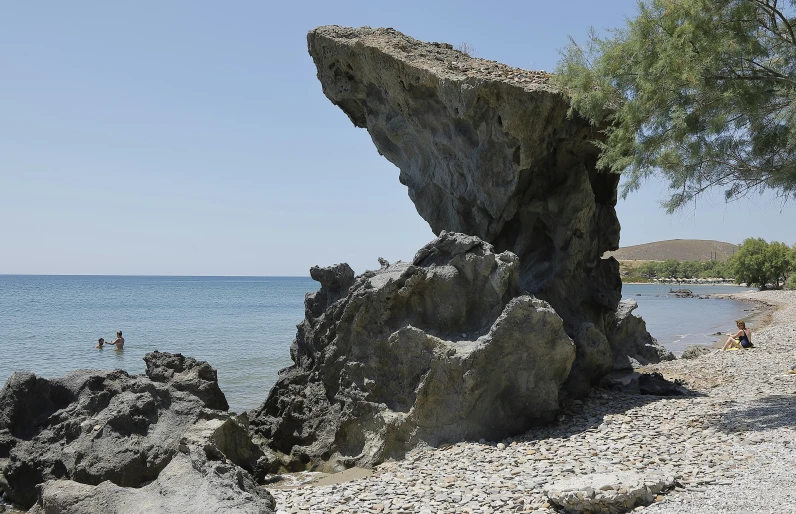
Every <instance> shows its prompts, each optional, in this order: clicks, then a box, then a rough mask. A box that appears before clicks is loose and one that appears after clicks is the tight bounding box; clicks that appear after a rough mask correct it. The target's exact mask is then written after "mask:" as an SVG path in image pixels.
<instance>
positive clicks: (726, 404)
mask: <svg viewBox="0 0 796 514" xmlns="http://www.w3.org/2000/svg"><path fill="white" fill-rule="evenodd" d="M734 299H738V300H748V301H750V302H754V303H758V304H760V305H761V306H765V308H764V309H761V311H760V312H759V313H758V315H759V318H757V319H759V320H760V321H759V322H756V324H757V323H760V325H759V326H757V327H755V337H754V339H753V341H755V345H756V348H754V349H752V350H745V351H736V352H714V353H710V354H707V355H704V356H701V357H698V358H696V359H691V360H683V359H678V360H675V361H668V362H663V363H659V364H655V365H651V366H646V367H645V368H646V369H648V370H652V371H657V372H659V373H661V374H663V375H664V376H665V377H666V378H667V379H669V380H672V379H675V378H682V379H683V380H684V381H685V386H686V387H687V388H688V389H689V390H691V391H692V393H693V394H692V395H690V396H682V397H655V396H643V395H632V394H627V393H621V392H620V393H617V392H613V391H610V392H609V391H605V390H601V389H595V390H594V391H593V392H592V393H591V394H590V395H589V396H588V397H587V398H585V399H583V400H575V401H572V402H568V403H567V404H565V405H563V409H562V411H561V414H560V416H559V418H558V421H557V422H556V423H555V424H554V425H551V426H548V427H542V428H538V429H532V430H530V431H528V432H526V433H524V434H521V435H518V436H516V437H512V438H507V439H504V440H502V441H493V442H487V441H481V442H461V443H456V444H454V445H449V446H448V445H446V446H442V447H439V448H431V447H421V448H417V449H415V450H413V451H412V452H410V453H409V454H408V455H407V456H406V458H405V459H404V460H401V461H390V462H386V463H384V464H381V465H379V466H377V467H376V468H375V469H374V474H373V475H372V476H370V477H363V478H359V479H354V480H351V481H348V482H342V483H337V484H334V485H312V484H305V485H300V486H298V487H295V488H291V489H271V491H272V493H273V495H274V497H275V498H276V499H277V511H278V513H279V514H301V513H309V512H311V511H313V512H315V511H317V512H340V513H342V512H429V513H431V512H471V513H476V512H479V513H485V512H489V513H498V512H532V513H535V514H553V513H554V512H556V511H555V510H554V509H553V508H552V506H551V504H550V502H549V500H548V498H547V496H546V494H545V487H546V486H547V485H548V484H550V483H553V482H557V481H559V480H564V479H571V478H578V477H584V476H587V475H592V474H594V473H616V472H625V471H630V472H636V473H641V474H648V473H654V472H661V473H665V474H667V475H670V476H672V477H674V479H675V487H674V488H673V489H672V490H670V491H668V492H667V493H665V494H661V495H658V496H656V497H655V501H654V502H653V503H652V504H651V505H649V506H647V507H644V508H643V509H640V510H643V512H649V513H651V514H652V513H655V514H675V513H677V514H679V513H700V514H702V513H706V514H710V513H716V514H718V513H720V512H722V513H723V512H777V513H779V512H789V511H791V509H793V508H794V506H796V492H794V491H793V487H792V485H793V483H796V468H794V466H793V465H792V463H793V462H796V437H794V427H796V410H794V409H793V408H792V407H793V403H794V401H795V399H796V396H794V394H796V375H788V374H786V373H785V370H786V369H787V367H789V366H790V365H792V364H793V363H796V291H773V292H772V291H763V292H752V293H742V296H741V297H740V298H734ZM775 307H776V308H775ZM791 361H793V362H791Z"/></svg>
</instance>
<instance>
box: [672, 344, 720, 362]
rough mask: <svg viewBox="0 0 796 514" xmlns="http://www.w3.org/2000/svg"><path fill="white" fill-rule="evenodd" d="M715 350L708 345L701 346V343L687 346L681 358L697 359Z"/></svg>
mask: <svg viewBox="0 0 796 514" xmlns="http://www.w3.org/2000/svg"><path fill="white" fill-rule="evenodd" d="M712 351H713V350H712V349H711V348H710V347H708V346H701V345H697V344H695V345H691V346H689V347H687V348H686V349H685V350H684V351H683V354H682V355H681V356H680V358H681V359H696V358H699V357H702V356H703V355H707V354H709V353H711V352H712Z"/></svg>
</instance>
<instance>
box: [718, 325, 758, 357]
mask: <svg viewBox="0 0 796 514" xmlns="http://www.w3.org/2000/svg"><path fill="white" fill-rule="evenodd" d="M735 325H736V326H737V327H738V332H736V333H735V334H727V335H728V336H730V337H729V338H728V339H727V342H726V343H725V344H724V348H722V350H732V349H740V348H744V349H746V348H754V345H753V344H752V331H751V330H749V329H748V328H746V323H744V322H743V321H741V320H738V321H736V322H735Z"/></svg>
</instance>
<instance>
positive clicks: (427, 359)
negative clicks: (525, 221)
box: [251, 232, 575, 470]
mask: <svg viewBox="0 0 796 514" xmlns="http://www.w3.org/2000/svg"><path fill="white" fill-rule="evenodd" d="M311 275H312V277H313V278H314V279H315V280H317V281H319V282H320V283H321V289H320V291H318V292H317V293H314V294H309V295H308V296H307V298H306V301H305V305H306V319H305V320H304V321H303V322H302V323H301V324H300V325H299V327H298V333H297V335H296V339H295V341H294V342H293V346H292V348H291V356H292V358H293V361H294V363H295V364H294V365H293V366H292V367H290V368H287V369H286V370H283V371H282V372H281V374H280V377H279V380H278V381H277V383H276V385H275V386H274V388H273V389H272V390H271V392H270V394H269V396H268V399H267V400H266V401H265V403H264V404H263V405H262V406H261V407H259V408H258V409H257V410H256V411H254V412H252V413H251V417H252V420H251V427H252V432H253V434H254V439H255V442H261V443H263V444H265V445H268V446H270V448H271V449H273V450H275V451H276V452H277V454H278V456H279V458H280V460H279V461H278V462H275V466H277V467H278V466H282V467H286V468H288V469H304V468H306V467H315V468H322V469H328V470H335V469H340V468H344V467H350V466H353V465H372V464H375V463H378V462H381V461H383V460H384V459H387V458H398V457H401V456H402V455H403V454H404V452H406V451H407V450H408V449H410V448H412V447H414V446H415V445H416V444H418V443H419V442H420V441H424V442H426V443H428V444H432V445H436V444H440V443H442V442H446V441H460V440H467V439H479V438H487V439H492V440H494V439H500V438H503V437H506V436H508V435H512V434H516V433H520V432H523V431H525V430H527V429H528V428H529V427H530V426H532V425H534V424H540V423H546V422H549V421H551V420H552V419H553V417H554V415H555V413H556V411H557V409H558V390H559V387H560V385H561V384H562V382H563V381H564V379H565V378H566V377H567V374H568V373H569V370H570V366H571V365H572V362H573V359H574V356H575V348H574V345H573V343H572V341H571V339H570V338H569V337H568V336H567V334H566V333H565V331H564V330H563V322H562V320H561V318H560V317H559V316H558V315H557V314H556V313H555V312H554V311H553V309H552V308H550V306H549V304H547V303H546V302H544V301H542V300H538V299H536V298H534V297H532V296H529V295H527V294H525V293H523V292H522V288H521V287H520V284H519V260H518V259H517V257H516V256H515V255H514V254H512V253H510V252H502V253H496V252H495V251H494V248H493V247H492V246H491V245H490V244H488V243H485V242H483V241H481V240H480V239H478V238H476V237H472V236H465V235H462V234H454V233H446V232H442V234H441V235H440V236H439V237H438V238H437V239H436V240H434V241H432V242H431V243H429V244H428V245H426V246H425V247H424V248H422V249H421V250H420V251H419V252H418V253H417V255H416V256H415V258H414V260H413V262H412V263H402V262H398V263H395V264H392V265H389V264H388V263H386V262H385V261H383V262H382V268H381V269H379V270H377V271H368V272H366V273H364V274H363V275H361V276H359V277H356V278H355V277H354V273H353V272H352V271H351V268H350V267H348V265H347V264H340V265H337V266H333V267H329V268H313V269H312V270H311Z"/></svg>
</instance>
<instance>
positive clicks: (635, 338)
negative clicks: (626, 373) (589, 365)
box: [609, 298, 676, 370]
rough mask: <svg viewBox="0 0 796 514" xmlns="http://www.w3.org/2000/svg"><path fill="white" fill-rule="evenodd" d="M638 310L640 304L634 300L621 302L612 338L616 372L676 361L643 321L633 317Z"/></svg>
mask: <svg viewBox="0 0 796 514" xmlns="http://www.w3.org/2000/svg"><path fill="white" fill-rule="evenodd" d="M637 308H638V302H636V300H634V299H632V298H630V299H627V300H622V301H621V302H619V309H617V311H616V321H615V322H614V324H613V325H612V330H611V332H610V334H609V338H610V340H611V351H612V354H613V367H614V369H615V370H621V369H631V368H632V367H633V366H634V365H635V366H638V365H642V366H646V365H647V364H652V363H655V362H661V361H671V360H674V359H676V357H675V356H674V354H673V353H672V352H671V351H669V350H667V349H666V348H664V347H662V346H661V345H659V344H658V341H656V340H655V338H654V337H652V336H651V335H650V334H649V332H647V324H646V323H645V322H644V320H643V319H642V318H640V317H638V316H636V315H634V314H633V311H634V310H636V309H637Z"/></svg>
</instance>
